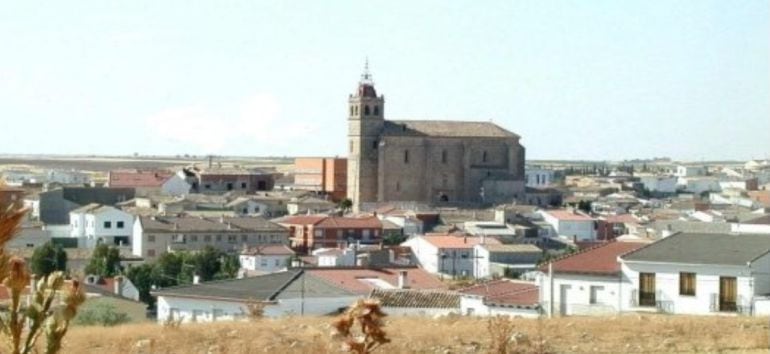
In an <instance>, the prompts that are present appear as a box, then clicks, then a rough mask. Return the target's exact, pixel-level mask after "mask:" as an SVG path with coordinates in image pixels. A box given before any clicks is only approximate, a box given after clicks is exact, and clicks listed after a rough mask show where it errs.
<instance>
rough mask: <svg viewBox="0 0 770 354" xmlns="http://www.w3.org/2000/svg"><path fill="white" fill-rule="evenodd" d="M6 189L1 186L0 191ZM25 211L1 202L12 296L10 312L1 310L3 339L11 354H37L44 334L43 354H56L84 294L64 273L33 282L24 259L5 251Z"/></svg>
mask: <svg viewBox="0 0 770 354" xmlns="http://www.w3.org/2000/svg"><path fill="white" fill-rule="evenodd" d="M3 188H4V186H2V185H0V190H2V189H3ZM26 212H27V211H26V209H20V208H18V207H15V206H14V205H8V204H7V203H4V202H3V201H2V200H0V283H2V285H3V286H5V287H6V288H7V290H8V293H9V294H10V303H9V304H8V307H7V309H4V310H2V311H0V338H1V339H2V341H3V342H4V343H3V344H5V345H6V346H7V348H8V352H9V353H11V354H27V353H31V352H37V350H36V343H37V339H38V337H40V335H41V334H43V333H45V337H46V346H45V350H44V351H43V352H44V353H49V354H51V353H57V352H59V350H60V349H61V344H62V339H63V338H64V335H66V334H67V329H68V328H69V324H70V322H71V321H72V319H73V318H74V317H75V315H76V314H77V309H78V307H79V306H80V305H81V304H82V303H83V301H85V295H84V294H83V289H82V287H81V285H80V283H79V282H78V281H76V280H73V281H70V282H65V279H64V274H63V273H62V272H54V273H51V274H49V275H48V276H46V277H43V278H41V279H39V280H34V276H33V275H31V274H30V273H29V270H28V268H27V265H26V263H25V262H24V259H23V258H21V257H18V256H11V255H9V254H8V253H7V252H6V251H5V246H6V244H8V242H9V241H10V240H12V239H13V237H14V236H15V235H16V233H17V232H18V230H19V226H20V225H21V222H22V220H23V218H24V215H25V214H26ZM28 285H32V286H31V287H30V289H29V294H28V295H27V297H28V298H27V301H26V304H24V301H23V299H22V295H23V294H24V291H25V289H26V288H27V286H28ZM2 352H5V350H3V351H2Z"/></svg>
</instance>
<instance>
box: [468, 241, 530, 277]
mask: <svg viewBox="0 0 770 354" xmlns="http://www.w3.org/2000/svg"><path fill="white" fill-rule="evenodd" d="M542 256H543V251H542V250H541V249H540V248H538V247H537V246H535V245H532V244H505V245H492V244H478V245H475V246H474V247H473V258H474V261H475V262H474V263H475V267H474V278H476V279H484V278H490V277H503V276H506V275H508V274H506V271H508V272H510V273H518V274H523V273H526V272H528V271H531V270H534V269H535V267H536V265H537V262H539V261H540V259H541V258H542Z"/></svg>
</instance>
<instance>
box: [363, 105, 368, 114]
mask: <svg viewBox="0 0 770 354" xmlns="http://www.w3.org/2000/svg"><path fill="white" fill-rule="evenodd" d="M364 115H365V116H368V115H369V106H364Z"/></svg>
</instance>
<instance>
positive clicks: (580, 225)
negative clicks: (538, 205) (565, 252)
mask: <svg viewBox="0 0 770 354" xmlns="http://www.w3.org/2000/svg"><path fill="white" fill-rule="evenodd" d="M539 213H540V215H542V217H543V220H544V221H545V222H547V223H548V224H550V225H551V226H552V227H553V229H554V231H555V232H556V234H557V235H559V236H563V237H567V238H570V239H573V238H574V239H577V240H578V241H590V240H595V239H596V220H594V219H593V218H591V217H589V216H586V215H583V214H580V213H579V212H577V211H570V210H540V211H539Z"/></svg>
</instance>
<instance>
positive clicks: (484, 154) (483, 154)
mask: <svg viewBox="0 0 770 354" xmlns="http://www.w3.org/2000/svg"><path fill="white" fill-rule="evenodd" d="M481 162H487V150H484V152H482V153H481Z"/></svg>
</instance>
